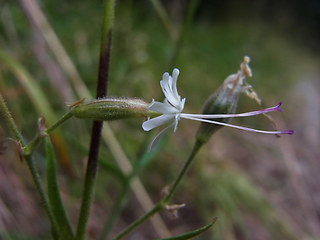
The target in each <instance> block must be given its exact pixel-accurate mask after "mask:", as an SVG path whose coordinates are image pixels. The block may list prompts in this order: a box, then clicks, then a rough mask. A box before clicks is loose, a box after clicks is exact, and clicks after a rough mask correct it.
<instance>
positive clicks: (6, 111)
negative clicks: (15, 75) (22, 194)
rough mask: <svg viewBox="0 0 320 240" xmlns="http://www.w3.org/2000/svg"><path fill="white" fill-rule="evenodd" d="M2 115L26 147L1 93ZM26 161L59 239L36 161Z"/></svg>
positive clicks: (29, 158) (28, 159)
mask: <svg viewBox="0 0 320 240" xmlns="http://www.w3.org/2000/svg"><path fill="white" fill-rule="evenodd" d="M0 113H1V114H2V115H3V116H4V119H5V121H6V124H7V125H8V126H9V129H10V131H11V132H12V134H13V135H14V136H15V138H16V139H17V140H18V141H19V142H20V143H21V146H22V147H24V146H25V142H24V139H23V137H22V135H21V133H20V131H19V129H18V127H17V125H16V123H15V122H14V120H13V118H12V116H11V113H10V111H9V109H8V107H7V104H6V102H5V100H4V98H3V97H2V95H1V93H0ZM25 160H26V162H27V164H28V168H29V171H30V173H31V176H32V179H33V181H34V183H35V185H36V189H37V191H38V192H39V194H40V198H41V201H42V204H43V206H44V208H45V211H46V213H47V215H48V217H49V220H50V222H51V227H52V231H53V234H54V237H55V238H58V236H59V228H58V225H57V223H56V220H55V218H54V215H53V212H52V209H51V207H50V205H49V202H48V199H47V197H46V194H45V191H44V190H43V187H42V185H41V181H40V177H39V173H38V171H37V169H36V167H35V164H34V161H33V159H32V157H31V156H25Z"/></svg>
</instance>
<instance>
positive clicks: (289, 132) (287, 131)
mask: <svg viewBox="0 0 320 240" xmlns="http://www.w3.org/2000/svg"><path fill="white" fill-rule="evenodd" d="M283 133H284V134H290V135H292V134H294V131H293V130H286V131H283Z"/></svg>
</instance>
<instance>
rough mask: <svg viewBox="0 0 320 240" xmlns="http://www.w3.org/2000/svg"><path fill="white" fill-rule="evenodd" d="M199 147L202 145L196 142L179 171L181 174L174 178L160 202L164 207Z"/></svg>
mask: <svg viewBox="0 0 320 240" xmlns="http://www.w3.org/2000/svg"><path fill="white" fill-rule="evenodd" d="M201 147H202V143H200V142H199V141H196V142H195V144H194V146H193V149H192V151H191V153H190V155H189V157H188V159H187V161H186V162H185V164H184V166H183V168H182V170H181V172H180V173H179V175H178V177H177V178H176V180H175V181H174V183H173V184H172V186H171V188H170V190H169V193H168V195H166V196H165V197H164V198H163V200H162V202H163V203H164V204H165V205H167V204H168V203H169V202H170V200H171V198H172V196H173V194H174V193H175V191H176V189H177V187H178V185H179V183H180V182H181V180H182V178H183V176H184V175H185V174H186V172H187V170H188V168H189V167H190V165H191V163H192V161H193V159H194V157H195V155H196V154H197V153H198V151H199V150H200V148H201Z"/></svg>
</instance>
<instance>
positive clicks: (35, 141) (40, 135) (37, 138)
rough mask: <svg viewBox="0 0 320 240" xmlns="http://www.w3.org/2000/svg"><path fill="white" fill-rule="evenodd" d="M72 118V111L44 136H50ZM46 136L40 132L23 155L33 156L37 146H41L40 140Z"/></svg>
mask: <svg viewBox="0 0 320 240" xmlns="http://www.w3.org/2000/svg"><path fill="white" fill-rule="evenodd" d="M71 117H72V112H71V111H69V112H67V113H66V114H64V115H63V116H62V117H61V118H60V119H58V120H57V121H56V122H55V123H54V124H53V125H51V126H50V127H49V128H48V129H46V130H45V132H44V134H50V133H51V132H52V131H53V130H54V129H56V128H57V127H59V126H60V125H61V124H62V123H64V122H65V121H67V120H68V119H69V118H71ZM44 134H43V133H42V132H38V134H37V135H36V136H35V138H34V139H33V140H32V141H31V142H30V143H29V144H28V145H27V146H25V147H24V148H23V154H24V155H30V154H32V153H33V151H34V150H35V148H36V146H37V145H38V144H39V142H40V139H41V138H42V137H44V136H45V135H44Z"/></svg>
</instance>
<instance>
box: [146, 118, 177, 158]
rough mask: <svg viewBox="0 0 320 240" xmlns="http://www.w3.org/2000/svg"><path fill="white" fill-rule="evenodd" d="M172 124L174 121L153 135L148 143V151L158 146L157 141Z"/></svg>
mask: <svg viewBox="0 0 320 240" xmlns="http://www.w3.org/2000/svg"><path fill="white" fill-rule="evenodd" d="M173 126H174V123H171V124H170V125H169V126H167V127H165V128H164V129H162V130H161V132H159V133H158V134H157V136H155V137H154V139H153V140H152V142H151V143H150V144H149V147H148V152H150V151H152V150H153V149H155V148H156V147H157V146H158V144H159V141H160V140H161V139H162V137H163V136H164V134H165V133H166V132H167V131H168V129H169V128H172V127H173Z"/></svg>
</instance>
